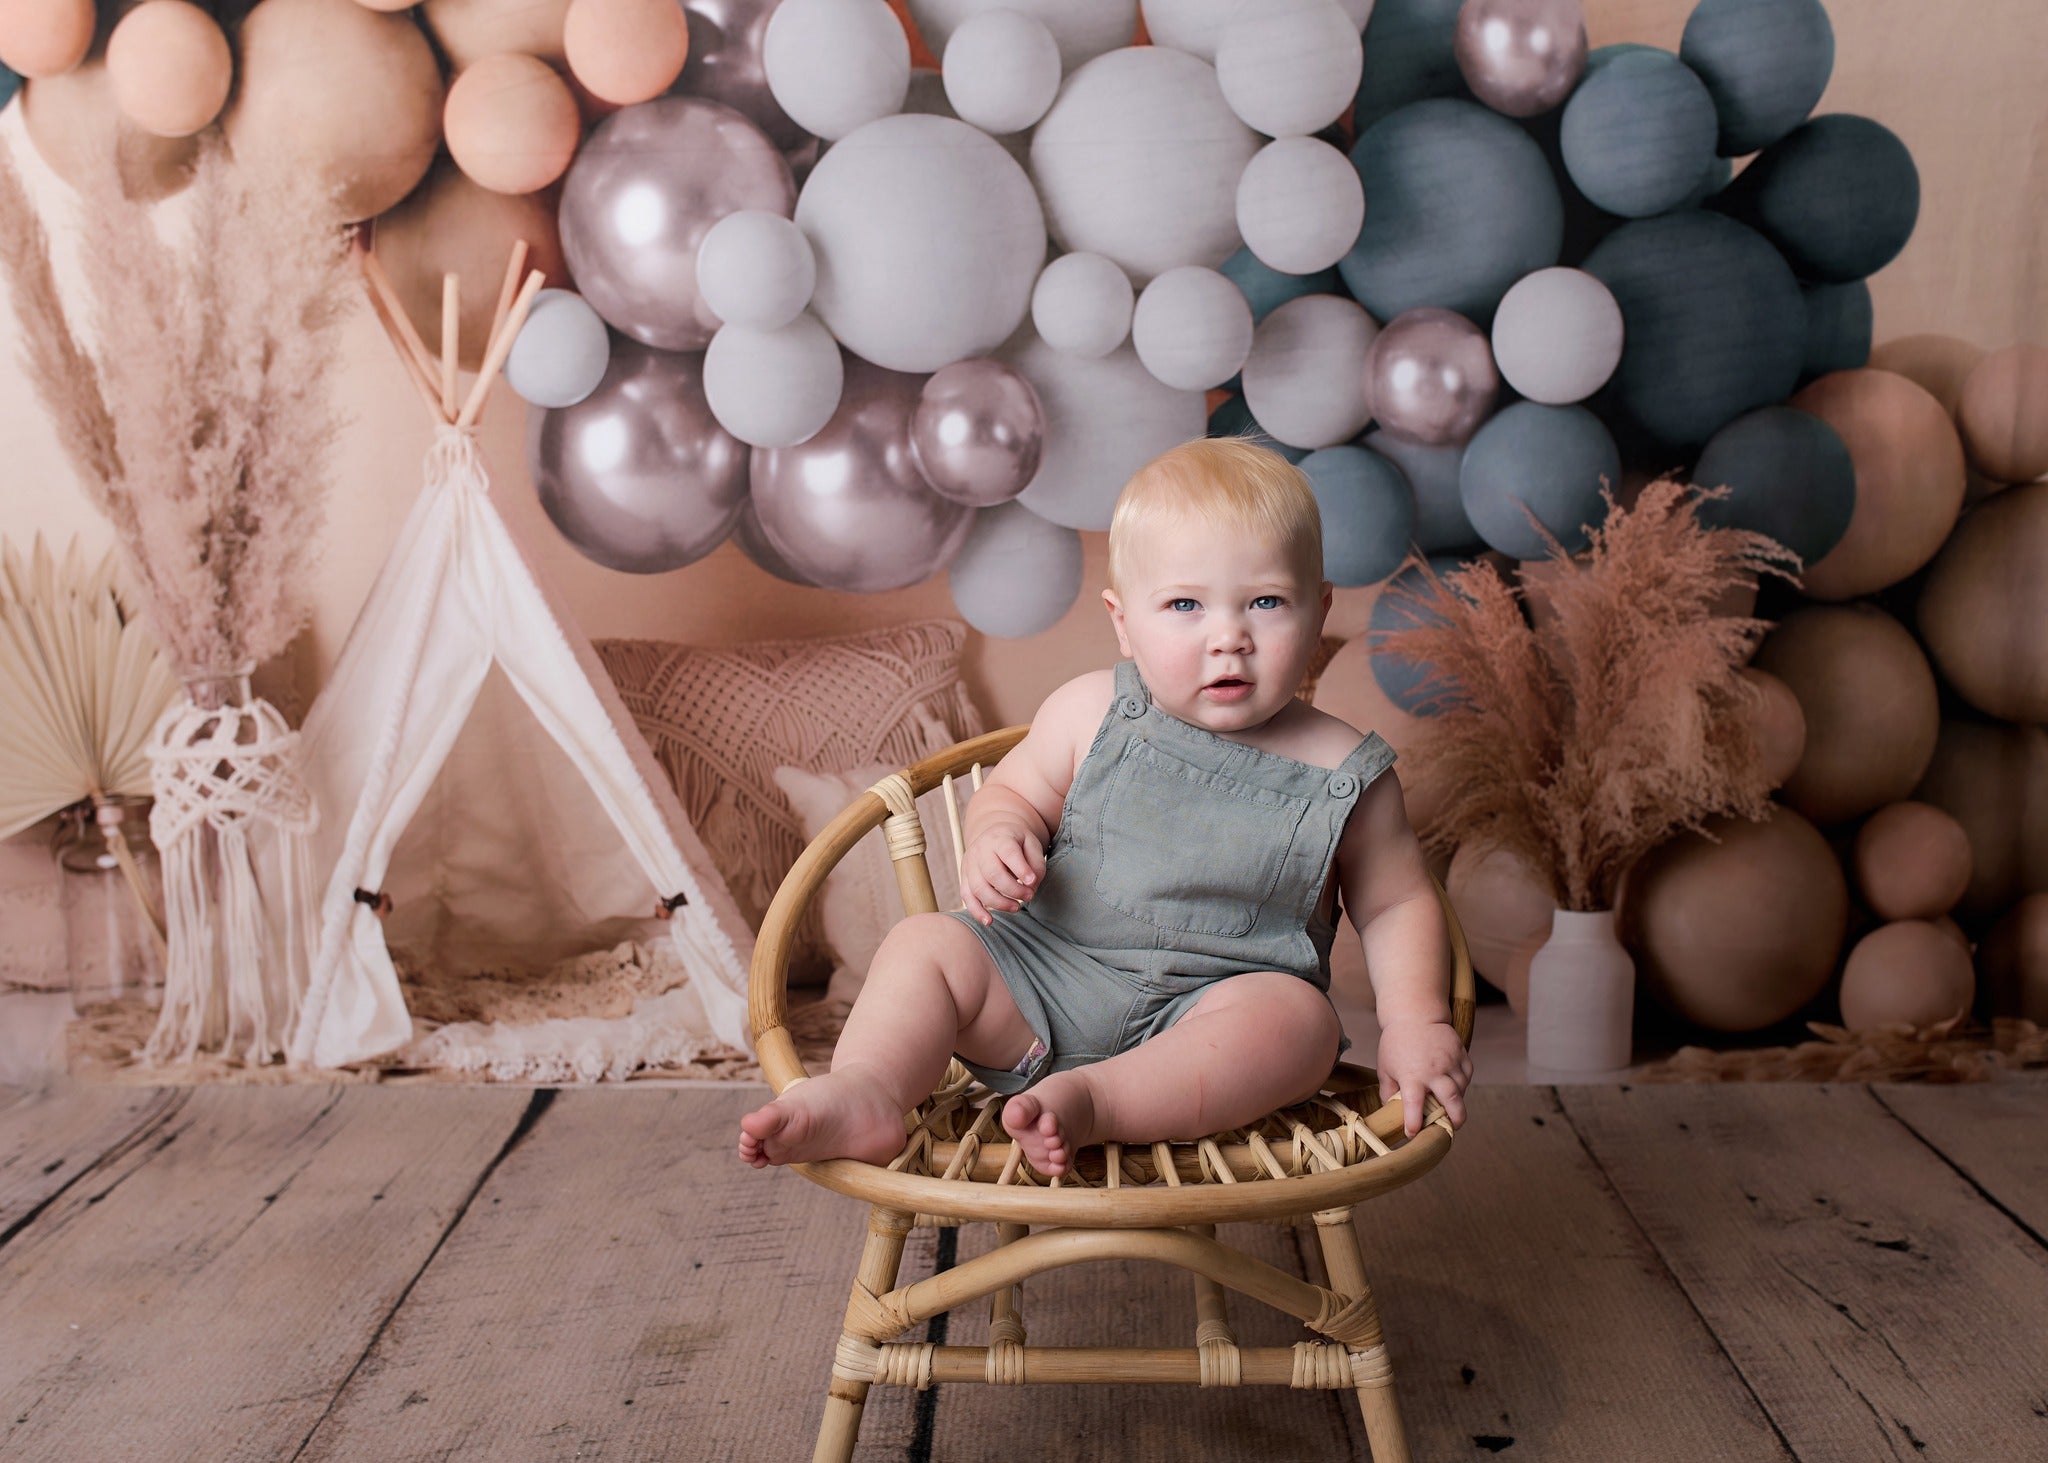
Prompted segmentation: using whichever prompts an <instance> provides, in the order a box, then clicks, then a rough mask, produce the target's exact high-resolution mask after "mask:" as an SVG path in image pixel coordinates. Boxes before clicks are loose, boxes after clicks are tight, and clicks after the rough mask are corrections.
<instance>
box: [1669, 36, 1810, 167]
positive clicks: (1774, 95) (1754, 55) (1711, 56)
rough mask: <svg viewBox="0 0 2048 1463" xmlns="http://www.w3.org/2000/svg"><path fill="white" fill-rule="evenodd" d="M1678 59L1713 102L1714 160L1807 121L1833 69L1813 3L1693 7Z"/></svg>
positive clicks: (1754, 147) (1748, 150)
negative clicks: (1717, 128) (1717, 125)
mask: <svg viewBox="0 0 2048 1463" xmlns="http://www.w3.org/2000/svg"><path fill="white" fill-rule="evenodd" d="M1678 59H1679V60H1681V61H1683V62H1685V64H1686V65H1687V66H1690V67H1691V68H1692V69H1693V70H1694V71H1696V72H1698V73H1699V77H1700V80H1702V81H1704V82H1705V83H1706V84H1707V91H1708V92H1709V93H1710V94H1711V95H1712V96H1713V98H1714V110H1715V112H1716V113H1717V114H1718V115H1719V117H1720V120H1721V136H1720V151H1721V155H1722V156H1723V157H1741V156H1742V155H1743V154H1744V153H1751V152H1755V151H1756V150H1757V149H1759V148H1763V147H1768V146H1770V145H1771V144H1772V143H1773V142H1776V141H1777V140H1778V139H1779V138H1780V137H1783V136H1784V135H1785V134H1786V133H1787V132H1790V131H1791V130H1792V129H1793V128H1794V127H1797V126H1798V125H1799V124H1800V123H1801V122H1803V121H1805V120H1806V114H1807V113H1809V112H1811V111H1812V110H1813V107H1814V103H1816V102H1818V101H1819V100H1820V95H1821V93H1822V92H1824V91H1826V90H1827V87H1828V77H1829V75H1830V74H1832V73H1833V71H1834V69H1835V28H1834V27H1833V26H1832V25H1830V24H1829V23H1828V13H1827V11H1826V10H1824V9H1822V8H1821V3H1820V0H1700V3H1699V4H1698V5H1696V6H1694V7H1693V12H1692V15H1691V17H1690V18H1689V19H1687V21H1686V23H1685V38H1684V40H1682V41H1681V42H1680V43H1679V47H1678Z"/></svg>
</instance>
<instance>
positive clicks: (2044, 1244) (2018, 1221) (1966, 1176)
mask: <svg viewBox="0 0 2048 1463" xmlns="http://www.w3.org/2000/svg"><path fill="white" fill-rule="evenodd" d="M1863 1090H1864V1091H1866V1092H1868V1093H1869V1094H1870V1097H1871V1100H1872V1101H1873V1102H1875V1103H1876V1104H1877V1105H1878V1106H1879V1107H1881V1108H1883V1109H1884V1111H1885V1114H1886V1115H1887V1116H1888V1117H1890V1118H1891V1120H1892V1121H1893V1122H1895V1123H1897V1124H1898V1125H1899V1126H1900V1127H1902V1128H1904V1129H1905V1130H1906V1131H1907V1132H1908V1133H1909V1134H1911V1135H1912V1137H1913V1139H1914V1141H1915V1142H1917V1143H1919V1144H1920V1145H1921V1146H1922V1147H1923V1148H1925V1149H1926V1150H1927V1151H1928V1152H1929V1153H1932V1154H1933V1155H1934V1156H1935V1157H1936V1158H1938V1159H1940V1160H1941V1161H1942V1162H1943V1163H1945V1164H1947V1165H1948V1166H1949V1168H1950V1169H1952V1170H1954V1172H1955V1175H1956V1177H1958V1178H1960V1179H1961V1180H1962V1181H1963V1182H1964V1183H1966V1184H1968V1185H1969V1186H1970V1187H1971V1188H1972V1189H1974V1190H1976V1191H1977V1197H1979V1198H1980V1199H1982V1200H1983V1201H1984V1202H1985V1203H1987V1204H1989V1205H1990V1206H1991V1207H1992V1208H1993V1209H1996V1210H1997V1211H1998V1212H1999V1213H2000V1214H2003V1215H2004V1216H2005V1217H2006V1218H2007V1219H2009V1220H2011V1221H2012V1224H2013V1227H2014V1228H2015V1229H2017V1230H2019V1232H2020V1233H2021V1234H2023V1235H2025V1236H2026V1237H2027V1238H2028V1239H2030V1240H2032V1241H2033V1242H2034V1243H2035V1244H2037V1245H2039V1246H2040V1247H2041V1248H2042V1249H2044V1250H2048V1236H2044V1235H2043V1234H2042V1233H2041V1232H2040V1231H2039V1230H2037V1229H2035V1228H2034V1226H2032V1225H2031V1224H2029V1223H2027V1221H2026V1220H2024V1219H2022V1218H2020V1216H2019V1215H2017V1214H2015V1213H2013V1211H2012V1210H2010V1209H2008V1208H2006V1206H2005V1205H2003V1204H2001V1203H2000V1202H1999V1201H1998V1196H1997V1195H1996V1194H1994V1193H1992V1192H1991V1191H1990V1190H1989V1189H1987V1188H1985V1187H1984V1186H1983V1185H1982V1184H1980V1183H1978V1182H1977V1180H1976V1179H1975V1178H1973V1177H1972V1176H1971V1174H1970V1171H1969V1170H1968V1169H1966V1168H1964V1167H1963V1166H1962V1165H1961V1164H1959V1163H1957V1162H1956V1161H1955V1160H1954V1159H1953V1158H1951V1157H1949V1155H1948V1154H1947V1153H1946V1152H1945V1151H1944V1150H1943V1149H1942V1147H1941V1145H1940V1144H1938V1143H1935V1142H1932V1141H1931V1140H1930V1139H1929V1138H1928V1137H1927V1135H1926V1134H1925V1133H1922V1132H1921V1131H1920V1130H1919V1129H1918V1128H1916V1127H1914V1126H1913V1124H1912V1122H1911V1120H1910V1119H1908V1118H1906V1117H1904V1116H1903V1115H1902V1114H1901V1113H1900V1112H1899V1110H1898V1109H1897V1108H1895V1107H1893V1106H1892V1105H1891V1104H1890V1103H1888V1102H1886V1101H1885V1100H1884V1095H1883V1094H1882V1093H1880V1092H1879V1091H1878V1090H1877V1088H1876V1086H1875V1085H1872V1084H1869V1083H1866V1084H1865V1085H1864V1089H1863Z"/></svg>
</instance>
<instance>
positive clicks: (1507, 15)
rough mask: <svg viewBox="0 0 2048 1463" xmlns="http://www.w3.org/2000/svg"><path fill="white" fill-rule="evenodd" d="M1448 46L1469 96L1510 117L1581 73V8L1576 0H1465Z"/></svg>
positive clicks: (1549, 101) (1564, 89) (1561, 94)
mask: <svg viewBox="0 0 2048 1463" xmlns="http://www.w3.org/2000/svg"><path fill="white" fill-rule="evenodd" d="M1453 52H1454V54H1455V55H1456V56H1457V59H1458V70H1459V71H1461V72H1463V73H1464V76H1465V84H1466V85H1467V86H1469V87H1471V88H1472V94H1473V95H1474V96H1476V97H1478V98H1479V100H1481V101H1482V102H1485V103H1486V105H1488V106H1489V107H1492V108H1493V109H1494V110H1495V111H1496V112H1505V113H1506V114H1507V115H1508V116H1510V117H1533V116H1535V115H1536V114H1537V113H1539V112H1547V111H1549V110H1551V109H1552V108H1553V107H1555V106H1557V105H1558V103H1560V102H1562V101H1563V100H1564V99H1565V98H1566V97H1568V96H1570V95H1571V94H1572V88H1573V87H1575V86H1577V85H1578V84H1579V78H1580V77H1581V76H1583V75H1585V73H1586V17H1585V13H1584V11H1582V10H1581V9H1580V8H1579V0H1465V4H1464V6H1463V7H1462V8H1461V9H1460V10H1459V11H1458V30H1457V39H1456V41H1455V42H1454V44H1453Z"/></svg>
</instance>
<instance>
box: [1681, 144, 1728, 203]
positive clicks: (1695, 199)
mask: <svg viewBox="0 0 2048 1463" xmlns="http://www.w3.org/2000/svg"><path fill="white" fill-rule="evenodd" d="M1734 176H1735V164H1734V163H1731V162H1730V161H1728V159H1727V158H1725V157H1718V156H1717V157H1716V158H1715V159H1714V160H1713V161H1712V162H1710V163H1708V164H1707V171H1706V173H1705V175H1704V176H1702V177H1701V179H1700V180H1699V182H1697V183H1695V184H1693V189H1692V192H1690V193H1688V194H1687V195H1686V197H1685V202H1684V203H1682V204H1680V205H1679V207H1681V208H1698V207H1699V206H1700V205H1701V204H1702V203H1705V202H1706V201H1707V200H1708V199H1709V198H1712V197H1713V196H1714V195H1715V194H1716V193H1719V192H1720V191H1721V190H1722V189H1723V188H1726V187H1727V186H1728V180H1729V179H1731V178H1733V177H1734Z"/></svg>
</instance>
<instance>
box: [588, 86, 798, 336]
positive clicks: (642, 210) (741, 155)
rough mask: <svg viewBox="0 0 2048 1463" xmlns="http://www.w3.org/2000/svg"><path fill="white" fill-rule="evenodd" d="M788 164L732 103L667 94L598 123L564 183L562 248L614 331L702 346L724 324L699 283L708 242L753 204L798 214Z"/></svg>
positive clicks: (589, 296)
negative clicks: (700, 255)
mask: <svg viewBox="0 0 2048 1463" xmlns="http://www.w3.org/2000/svg"><path fill="white" fill-rule="evenodd" d="M795 202H796V180H795V179H794V178H793V177H792V176H791V175H790V171H789V164H788V163H786V162H784V161H783V159H782V154H781V153H779V152H777V151H776V150H775V145H774V144H773V143H771V142H770V141H769V140H768V138H767V136H766V135H765V134H764V133H763V132H762V131H761V129H760V128H758V127H756V126H755V125H754V124H753V123H752V122H749V121H748V120H747V119H746V118H745V117H743V116H741V115H740V114H739V113H738V112H735V111H734V110H733V109H732V108H730V107H726V106H721V105H720V104H719V103H717V102H710V101H705V100H704V99H703V98H701V97H690V96H665V97H658V98H656V99H655V100H654V101H651V102H642V103H641V104H640V105H639V106H637V107H628V108H626V109H625V110H624V111H622V112H617V113H614V114H613V115H612V116H610V117H607V118H606V119H605V120H604V121H603V122H601V123H599V124H598V126H597V128H596V130H595V131H593V132H592V133H591V134H590V137H589V139H588V140H587V141H585V142H584V144H583V147H582V149H581V150H580V151H579V152H578V153H577V154H576V161H575V162H574V163H573V164H571V165H570V168H569V176H568V179H567V180H566V182H564V184H563V186H562V205H561V220H562V248H563V250H564V251H565V252H566V253H567V254H568V257H569V271H570V273H571V274H572V275H574V276H575V279H576V287H577V288H578V289H579V290H581V291H582V292H583V297H584V298H585V299H587V300H589V301H590V303H591V305H592V306H593V307H594V308H595V309H596V311H597V313H598V314H600V315H602V316H603V317H604V318H605V320H606V321H607V322H609V323H610V324H611V326H612V328H613V329H615V330H620V331H623V332H625V333H626V334H627V335H630V336H632V337H633V338H634V339H635V340H638V341H641V342H642V343H644V344H647V345H651V346H657V347H659V348H660V349H662V350H702V349H703V348H704V347H705V346H707V345H709V344H710V343H711V337H712V335H713V334H714V333H715V332H716V331H717V330H718V327H719V325H720V324H721V323H722V322H721V321H720V320H719V318H718V316H717V315H716V314H715V313H713V311H712V309H711V307H710V306H709V305H708V304H706V303H705V301H704V296H703V293H702V291H701V290H699V289H698V287H697V246H698V245H699V244H700V243H702V242H703V239H704V235H705V234H706V233H708V232H710V229H711V226H712V225H713V224H715V223H717V222H718V221H719V220H720V219H722V218H724V217H725V216H726V215H727V214H729V213H733V212H736V211H738V210H740V209H743V208H755V209H765V210H766V211H767V212H769V213H780V214H785V215H786V214H788V213H789V211H790V208H791V207H792V205H794V204H795Z"/></svg>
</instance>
